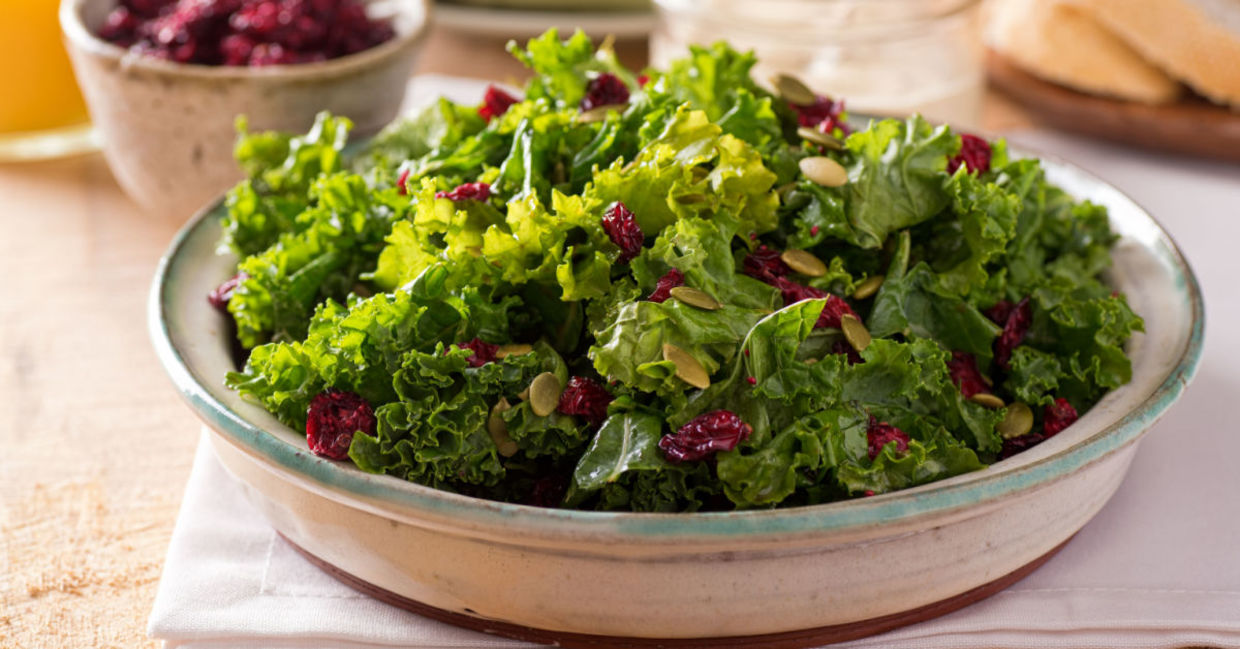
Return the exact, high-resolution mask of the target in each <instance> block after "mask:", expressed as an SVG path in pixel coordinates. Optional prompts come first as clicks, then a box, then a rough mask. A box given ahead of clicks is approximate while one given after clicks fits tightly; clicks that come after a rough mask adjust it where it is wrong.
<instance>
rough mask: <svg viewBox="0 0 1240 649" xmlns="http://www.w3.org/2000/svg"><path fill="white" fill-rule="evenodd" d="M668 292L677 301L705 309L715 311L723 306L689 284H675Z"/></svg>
mask: <svg viewBox="0 0 1240 649" xmlns="http://www.w3.org/2000/svg"><path fill="white" fill-rule="evenodd" d="M669 293H670V294H671V296H672V297H674V298H676V299H677V300H678V301H680V302H684V303H685V304H688V305H689V306H693V307H697V308H699V309H703V310H705V311H717V310H719V308H720V307H722V306H723V305H722V304H719V300H716V299H715V298H713V297H711V296H710V295H708V294H707V293H704V292H702V291H699V290H697V289H696V288H693V287H690V286H676V287H673V288H672V290H671V291H669Z"/></svg>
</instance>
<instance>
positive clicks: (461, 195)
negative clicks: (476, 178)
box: [435, 183, 491, 202]
mask: <svg viewBox="0 0 1240 649" xmlns="http://www.w3.org/2000/svg"><path fill="white" fill-rule="evenodd" d="M435 198H446V199H448V200H450V201H453V202H456V201H485V200H487V199H489V198H491V186H490V185H488V184H487V183H465V184H464V185H457V186H456V188H455V189H453V190H452V191H450V192H449V191H443V192H435Z"/></svg>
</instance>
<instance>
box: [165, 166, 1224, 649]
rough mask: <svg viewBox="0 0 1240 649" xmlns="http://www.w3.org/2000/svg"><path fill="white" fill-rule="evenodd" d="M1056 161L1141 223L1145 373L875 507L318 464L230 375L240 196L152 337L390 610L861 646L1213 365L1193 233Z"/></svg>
mask: <svg viewBox="0 0 1240 649" xmlns="http://www.w3.org/2000/svg"><path fill="white" fill-rule="evenodd" d="M1016 153H1018V154H1019V152H1016ZM1043 159H1044V161H1045V164H1046V168H1047V175H1048V177H1049V178H1050V180H1051V181H1053V182H1055V183H1057V184H1059V185H1060V186H1061V187H1063V188H1064V189H1065V190H1067V191H1068V192H1069V193H1071V194H1072V195H1074V196H1076V197H1078V198H1083V199H1089V200H1091V201H1094V202H1096V203H1100V204H1102V205H1105V206H1106V207H1108V208H1109V210H1110V217H1111V220H1112V223H1113V226H1114V228H1115V230H1116V231H1117V232H1118V233H1120V234H1121V235H1122V238H1121V239H1120V241H1119V243H1118V244H1117V246H1116V248H1115V250H1114V260H1115V263H1114V267H1113V269H1112V270H1111V271H1110V280H1111V281H1112V282H1113V284H1114V285H1115V286H1116V287H1117V288H1118V289H1120V290H1122V291H1124V292H1125V293H1126V294H1127V295H1128V297H1129V300H1130V303H1131V305H1132V307H1133V308H1134V309H1135V310H1136V311H1137V313H1139V314H1141V315H1142V316H1143V317H1144V318H1145V326H1146V331H1145V333H1144V334H1139V335H1137V336H1135V337H1134V338H1133V339H1132V341H1131V344H1130V354H1131V357H1132V359H1133V379H1132V381H1131V383H1129V384H1127V385H1125V386H1123V387H1122V388H1120V389H1118V390H1115V391H1113V392H1112V393H1110V394H1108V395H1107V396H1106V397H1105V398H1104V399H1102V401H1101V402H1099V403H1098V404H1097V405H1096V406H1095V407H1094V408H1093V409H1091V410H1090V411H1088V412H1087V413H1085V414H1084V416H1082V417H1081V419H1080V420H1079V421H1077V422H1076V423H1075V424H1073V425H1072V426H1070V427H1069V428H1068V429H1067V430H1065V431H1064V432H1062V433H1060V434H1059V435H1057V436H1055V437H1053V438H1051V439H1049V440H1047V441H1046V442H1045V443H1043V444H1041V445H1039V446H1037V447H1034V448H1033V449H1031V450H1029V451H1026V452H1024V453H1021V454H1018V455H1016V456H1014V457H1012V458H1009V459H1007V460H1004V461H1001V462H998V463H996V464H994V465H992V466H990V467H988V468H986V469H984V470H982V471H978V472H974V473H970V474H966V475H961V476H957V477H955V478H952V479H949V480H944V481H941V482H936V483H932V484H928V485H923V486H921V487H917V488H913V489H909V490H906V491H900V492H895V493H891V494H886V495H880V496H877V497H873V498H864V499H857V500H852V501H846V502H838V503H832V504H826V505H818V506H812V507H801V508H791V509H782V510H767V511H741V512H729V513H698V514H635V513H604V512H585V511H565V510H551V509H538V508H533V507H526V506H521V505H511V504H504V503H498V502H491V501H486V500H479V499H475V498H470V497H466V496H461V495H457V494H452V493H447V492H443V491H437V490H434V489H430V488H427V487H423V486H420V485H416V484H411V483H408V482H404V481H402V480H399V479H397V478H394V477H390V476H380V475H370V474H366V473H363V472H361V471H360V470H358V469H357V468H355V467H354V466H352V465H351V464H349V463H341V462H332V461H329V460H325V459H322V458H319V457H316V456H314V455H312V454H310V453H309V452H308V451H307V450H306V446H305V439H304V436H303V435H302V434H300V433H298V432H296V431H293V430H290V429H289V428H287V427H285V426H283V425H281V424H280V423H279V422H277V421H276V420H275V419H274V418H273V417H272V416H270V415H269V414H267V413H266V412H264V411H263V410H262V409H260V408H259V407H257V406H254V405H252V404H249V403H247V402H244V401H243V400H241V399H240V398H239V397H238V396H237V395H236V394H235V393H233V392H231V391H229V390H227V389H226V388H225V387H224V386H223V381H222V379H223V376H224V373H225V372H227V371H229V370H230V369H231V368H232V359H231V357H230V354H229V351H228V350H229V341H228V340H227V339H226V335H227V330H228V329H227V327H226V323H225V321H224V320H223V318H222V317H221V316H220V315H219V314H218V313H216V312H214V311H213V310H212V309H211V307H210V306H209V305H208V304H207V301H206V299H205V298H204V296H205V295H206V294H207V292H208V291H209V290H210V289H211V288H212V287H214V286H215V285H216V284H217V283H219V282H220V281H222V280H223V279H225V278H227V277H228V276H230V275H231V273H232V265H233V263H234V261H235V260H233V259H230V258H228V257H226V256H217V255H216V254H215V248H216V244H217V242H218V241H219V236H220V229H219V218H220V216H221V214H222V209H221V208H220V207H219V206H218V205H217V206H215V207H212V208H210V209H208V210H206V211H204V212H203V213H201V214H200V215H199V216H198V217H197V218H196V219H195V220H194V221H193V222H192V223H190V224H189V225H188V226H187V227H186V228H185V229H184V230H183V231H182V232H181V233H180V234H179V235H178V236H177V238H176V240H175V241H174V242H173V244H172V247H171V249H170V250H169V252H168V254H167V256H166V257H165V258H164V260H163V262H162V264H161V266H160V268H159V271H158V275H157V277H156V279H155V283H154V286H153V288H152V293H151V301H150V312H149V318H150V319H149V322H150V327H151V335H152V337H153V339H154V343H155V346H156V349H157V350H158V355H159V357H160V358H161V360H162V362H163V365H164V367H165V368H166V369H167V371H168V372H169V374H170V375H171V377H172V379H173V381H174V382H175V384H176V386H177V387H178V388H179V389H180V392H181V393H182V395H183V396H184V398H185V399H186V400H187V401H188V403H189V404H190V406H191V407H192V409H193V410H194V411H195V412H196V413H197V414H198V416H199V417H201V418H202V419H203V421H205V422H206V424H207V426H208V427H209V428H210V429H211V430H212V431H213V435H212V437H211V439H212V442H213V444H214V447H215V450H216V452H217V453H218V455H219V457H220V459H221V460H222V461H223V463H224V465H225V466H226V467H227V468H228V470H229V471H230V472H231V473H232V474H233V475H234V476H235V477H237V478H238V479H239V480H240V482H241V483H242V484H243V485H244V486H245V490H246V492H247V493H248V495H249V497H250V498H251V499H252V501H253V502H254V504H255V505H257V507H258V508H259V509H261V510H262V511H263V513H264V514H265V515H266V516H267V517H268V519H269V520H270V521H271V524H272V525H273V526H274V527H275V529H276V530H278V531H279V532H280V533H281V534H283V535H284V536H285V537H286V538H287V539H288V540H290V541H291V542H292V543H293V544H295V545H296V546H297V547H299V548H300V549H301V550H302V551H303V552H304V553H306V554H307V555H308V556H310V557H312V558H313V559H314V560H315V561H316V562H318V563H320V565H323V566H325V567H327V568H328V569H329V570H330V571H331V572H333V574H336V575H337V576H338V577H340V578H342V579H343V580H345V581H347V582H349V583H351V584H353V585H355V586H357V587H359V588H362V589H363V590H366V591H367V592H370V593H372V594H375V595H377V596H379V597H382V598H384V599H385V600H387V601H390V602H393V603H397V604H400V605H403V606H406V607H407V608H410V609H413V610H416V611H419V612H422V613H425V614H428V615H431V616H434V617H437V618H439V619H446V620H449V621H451V622H454V623H457V624H463V625H466V626H471V627H474V628H479V629H482V630H487V631H491V632H495V633H501V634H504V635H510V636H515V637H522V638H526V639H533V640H540V641H545V642H557V643H559V644H561V645H565V646H656V645H658V646H684V645H699V646H719V645H720V643H723V642H725V640H724V639H725V638H728V639H730V640H728V642H746V643H755V644H760V645H761V646H781V645H783V646H806V645H816V644H822V643H825V642H831V641H838V640H844V639H849V638H854V637H858V636H861V635H866V634H869V633H874V632H878V631H883V630H886V629H890V628H893V627H895V626H899V625H901V624H905V623H908V622H912V621H916V620H919V619H924V618H926V617H930V616H933V615H937V614H941V613H943V612H946V611H949V610H952V609H953V608H956V607H959V606H961V605H964V604H967V603H969V602H971V601H974V600H976V599H978V598H980V597H983V596H985V595H987V594H989V593H991V592H994V591H996V590H997V589H999V588H1002V587H1004V586H1005V585H1007V584H1009V583H1011V582H1012V581H1014V580H1016V579H1018V578H1019V577H1020V576H1023V575H1024V574H1025V573H1027V572H1028V571H1029V570H1031V569H1032V568H1033V567H1035V566H1036V565H1038V563H1039V562H1040V561H1041V560H1044V559H1045V558H1046V557H1047V556H1048V555H1049V554H1050V553H1052V552H1053V551H1054V550H1055V549H1057V548H1058V547H1060V546H1061V545H1062V544H1063V543H1065V542H1066V541H1067V540H1068V539H1069V538H1070V537H1071V536H1072V535H1073V534H1074V533H1075V532H1076V531H1077V530H1079V529H1080V528H1081V527H1082V526H1083V525H1085V523H1086V522H1087V521H1089V520H1090V518H1092V517H1093V516H1094V514H1096V513H1097V512H1098V510H1099V509H1100V508H1101V507H1102V506H1103V504H1105V503H1106V502H1107V500H1108V499H1109V498H1110V497H1111V495H1112V494H1113V493H1114V492H1115V490H1116V488H1118V487H1119V485H1120V482H1121V481H1122V479H1123V477H1124V474H1125V472H1126V471H1127V469H1128V466H1129V463H1130V462H1131V461H1132V458H1133V455H1134V453H1135V452H1136V450H1137V442H1138V440H1139V439H1140V438H1141V436H1142V434H1143V433H1144V432H1145V431H1147V430H1148V429H1149V428H1150V426H1151V425H1152V424H1153V423H1154V422H1155V421H1156V420H1157V419H1158V418H1159V416H1160V415H1162V414H1163V412H1165V411H1166V409H1167V408H1168V407H1169V406H1170V405H1171V404H1172V402H1173V401H1175V400H1176V398H1177V397H1178V396H1179V395H1180V393H1181V391H1182V390H1183V389H1184V388H1185V386H1186V385H1187V383H1188V381H1189V379H1190V378H1191V377H1192V375H1193V372H1194V370H1195V368H1196V366H1197V361H1198V358H1199V356H1200V353H1201V343H1202V335H1203V323H1204V316H1203V306H1202V302H1201V293H1200V291H1199V288H1198V286H1197V281H1196V279H1195V278H1194V276H1193V274H1192V271H1191V270H1190V269H1189V267H1188V265H1187V264H1186V262H1185V260H1184V258H1183V257H1182V256H1181V254H1180V252H1179V251H1178V250H1177V249H1176V247H1175V244H1174V242H1172V240H1171V239H1170V238H1169V237H1168V235H1167V233H1166V232H1164V231H1163V230H1162V229H1161V228H1160V227H1159V226H1158V224H1157V223H1155V221H1154V220H1153V219H1152V218H1151V217H1150V216H1149V215H1148V214H1147V213H1146V212H1145V211H1144V210H1142V209H1141V208H1140V207H1139V206H1138V205H1136V204H1135V203H1134V202H1133V201H1132V200H1130V199H1129V198H1127V197H1126V196H1124V195H1123V194H1121V193H1120V192H1119V191H1118V190H1116V189H1115V188H1113V187H1111V186H1109V185H1107V184H1105V183H1104V182H1102V181H1100V180H1098V179H1097V178H1095V177H1093V176H1091V175H1089V174H1087V173H1085V172H1083V171H1082V170H1080V169H1078V168H1075V167H1073V166H1071V165H1068V164H1065V163H1062V162H1057V161H1054V160H1047V159H1046V158H1045V157H1043ZM1166 432H1167V433H1169V434H1170V433H1171V432H1172V431H1166ZM617 638H623V640H617Z"/></svg>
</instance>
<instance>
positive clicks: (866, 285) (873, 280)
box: [852, 275, 884, 300]
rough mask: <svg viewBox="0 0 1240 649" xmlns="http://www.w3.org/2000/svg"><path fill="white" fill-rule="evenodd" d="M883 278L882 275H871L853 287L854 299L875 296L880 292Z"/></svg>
mask: <svg viewBox="0 0 1240 649" xmlns="http://www.w3.org/2000/svg"><path fill="white" fill-rule="evenodd" d="M883 279H884V277H883V276H882V275H871V276H869V277H867V278H865V280H864V281H862V282H861V283H860V284H858V285H857V288H855V289H853V294H852V296H853V299H854V300H864V299H866V298H868V297H871V296H873V295H874V294H875V293H877V292H878V289H879V287H880V286H882V285H883Z"/></svg>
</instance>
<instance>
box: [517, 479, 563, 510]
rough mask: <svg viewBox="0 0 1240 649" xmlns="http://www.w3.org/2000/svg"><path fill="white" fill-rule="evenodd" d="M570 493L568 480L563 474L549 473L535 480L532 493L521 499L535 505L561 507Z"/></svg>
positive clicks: (525, 503)
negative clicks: (566, 495) (565, 495)
mask: <svg viewBox="0 0 1240 649" xmlns="http://www.w3.org/2000/svg"><path fill="white" fill-rule="evenodd" d="M566 493H568V480H566V479H565V478H564V477H562V476H557V475H548V476H543V477H541V478H539V479H537V480H535V481H534V486H533V487H531V488H530V493H529V495H528V496H526V497H525V500H523V501H521V504H523V505H530V506H533V507H559V506H560V503H561V502H563V501H564V494H566Z"/></svg>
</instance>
